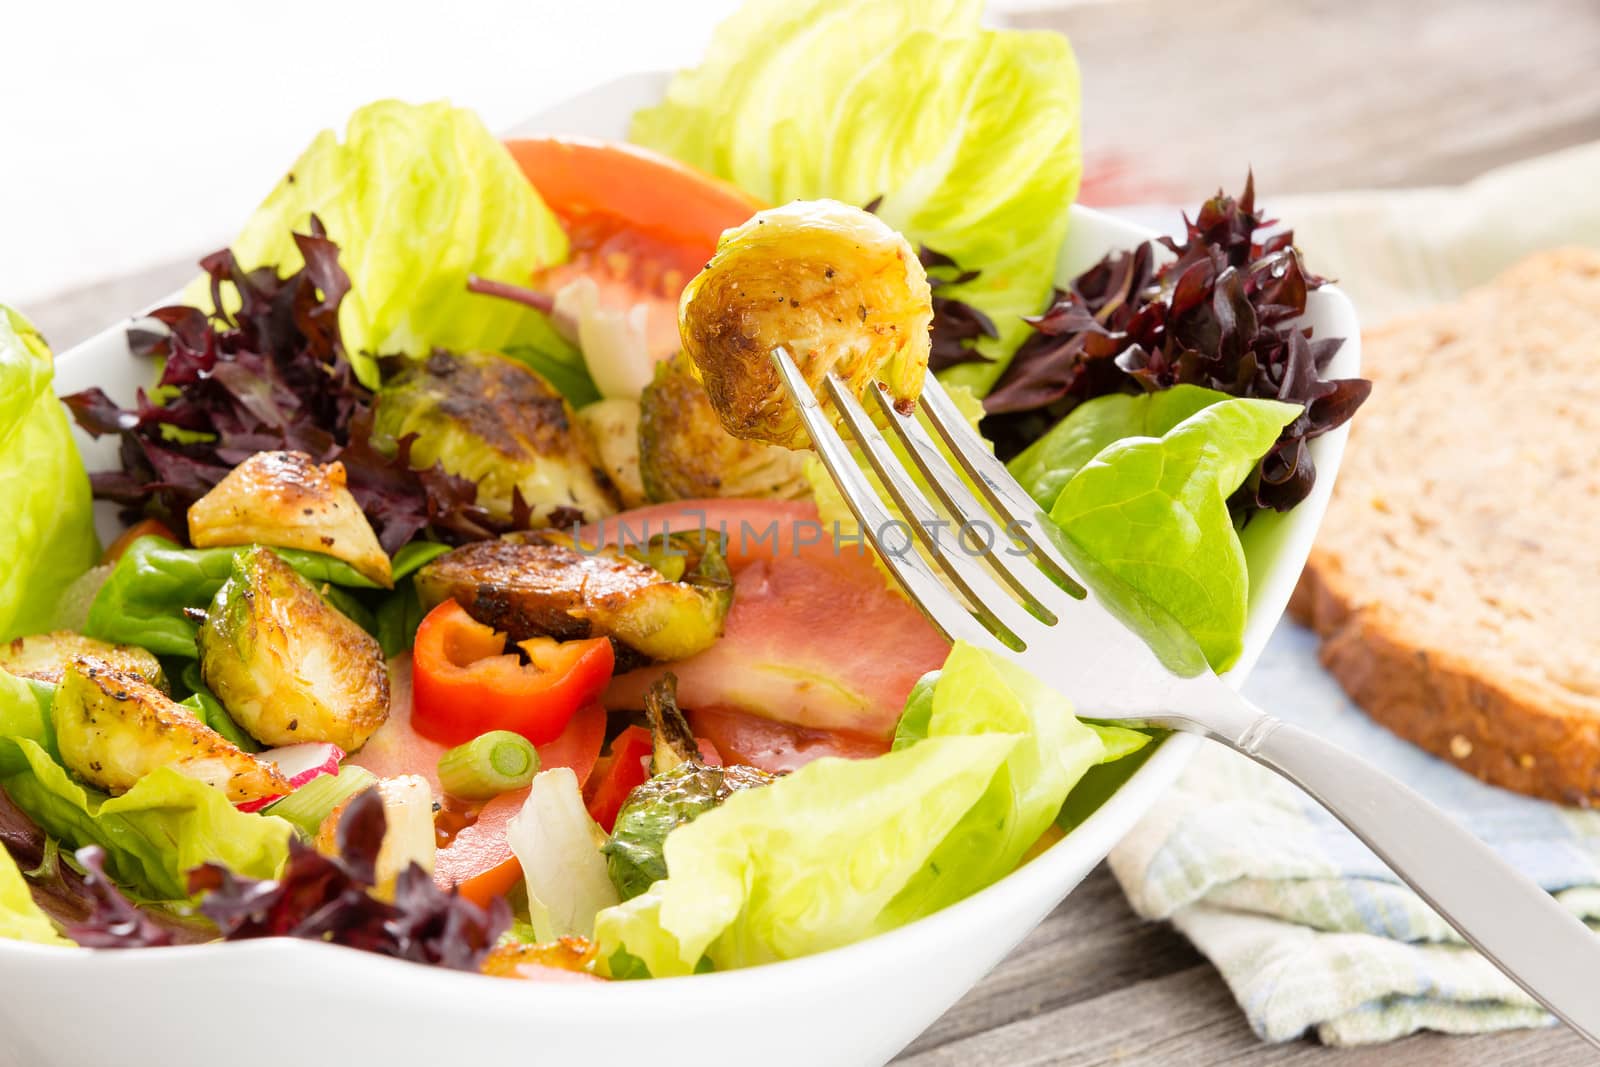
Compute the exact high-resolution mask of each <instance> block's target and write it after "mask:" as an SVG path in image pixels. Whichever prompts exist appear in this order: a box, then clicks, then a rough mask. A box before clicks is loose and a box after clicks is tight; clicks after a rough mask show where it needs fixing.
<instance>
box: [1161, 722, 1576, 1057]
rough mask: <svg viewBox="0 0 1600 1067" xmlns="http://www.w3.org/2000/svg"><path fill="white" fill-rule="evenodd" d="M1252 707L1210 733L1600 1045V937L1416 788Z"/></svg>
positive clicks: (1186, 724) (1521, 984)
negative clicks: (1353, 839)
mask: <svg viewBox="0 0 1600 1067" xmlns="http://www.w3.org/2000/svg"><path fill="white" fill-rule="evenodd" d="M1251 710H1253V711H1255V712H1256V714H1255V716H1254V718H1253V719H1243V718H1240V719H1235V720H1234V722H1235V724H1236V726H1235V728H1232V729H1229V730H1227V731H1225V732H1219V731H1217V730H1216V729H1214V728H1212V729H1208V730H1207V731H1206V732H1207V733H1209V734H1210V735H1211V736H1212V737H1213V738H1215V739H1216V740H1219V741H1222V742H1223V743H1224V744H1227V745H1229V746H1230V747H1232V748H1234V749H1237V750H1238V751H1240V752H1242V753H1244V754H1245V755H1247V756H1249V757H1250V758H1251V759H1253V760H1255V761H1256V762H1257V763H1260V764H1262V765H1263V766H1266V767H1269V768H1271V769H1272V770H1274V771H1277V772H1278V773H1279V774H1281V775H1283V776H1284V777H1285V778H1287V779H1289V780H1290V781H1291V782H1293V783H1295V784H1296V785H1298V786H1299V787H1300V788H1301V789H1303V790H1305V791H1306V792H1307V793H1309V794H1310V795H1311V797H1312V798H1313V799H1315V800H1316V801H1317V803H1319V804H1321V805H1322V806H1323V807H1324V808H1327V809H1328V811H1329V812H1330V813H1331V814H1333V815H1334V816H1336V817H1337V818H1338V819H1339V821H1340V822H1342V823H1344V824H1345V825H1346V826H1348V827H1349V828H1350V829H1351V831H1353V832H1354V833H1355V835H1356V836H1357V837H1359V838H1360V839H1361V840H1362V841H1364V842H1366V844H1367V846H1368V847H1369V848H1371V849H1372V851H1373V852H1375V853H1377V855H1378V857H1379V858H1380V859H1382V860H1383V862H1384V863H1386V864H1388V865H1389V868H1390V869H1391V870H1393V871H1394V873H1395V874H1397V875H1399V876H1400V877H1401V879H1403V880H1404V881H1405V883H1406V884H1407V885H1409V886H1410V887H1411V888H1412V889H1414V890H1416V892H1417V895H1418V896H1420V897H1422V899H1423V900H1425V901H1427V902H1428V903H1429V904H1431V905H1432V906H1433V908H1434V910H1435V911H1437V912H1438V913H1439V914H1440V915H1441V916H1443V917H1444V919H1445V921H1446V922H1448V923H1449V924H1450V925H1451V926H1453V927H1455V929H1456V931H1457V932H1458V933H1460V934H1461V936H1462V937H1463V938H1465V939H1466V940H1467V941H1468V942H1470V943H1471V944H1472V945H1473V946H1474V947H1475V948H1477V949H1478V951H1479V952H1481V953H1483V954H1484V956H1486V957H1487V958H1488V960H1489V962H1490V963H1493V964H1494V965H1495V966H1496V967H1498V968H1500V970H1501V971H1503V972H1505V974H1506V976H1507V977H1508V978H1510V979H1511V980H1512V981H1514V982H1516V983H1517V984H1518V985H1519V986H1521V987H1522V988H1523V989H1525V990H1527V992H1528V994H1529V995H1530V996H1531V997H1533V999H1534V1000H1537V1001H1538V1002H1539V1003H1540V1004H1543V1005H1544V1006H1545V1007H1546V1008H1547V1009H1549V1010H1550V1012H1551V1013H1552V1014H1553V1015H1555V1016H1556V1017H1558V1018H1559V1019H1561V1020H1562V1021H1563V1022H1565V1023H1566V1024H1567V1025H1568V1026H1570V1027H1572V1028H1573V1029H1574V1030H1576V1031H1577V1032H1578V1033H1580V1034H1582V1035H1583V1036H1584V1037H1585V1038H1587V1039H1588V1040H1589V1042H1590V1043H1591V1044H1593V1045H1595V1046H1596V1047H1600V937H1597V936H1596V935H1595V934H1594V933H1593V932H1592V931H1591V930H1590V929H1589V928H1588V927H1587V926H1585V925H1584V924H1583V922H1582V921H1581V920H1579V919H1578V918H1577V917H1576V916H1574V915H1573V914H1572V913H1571V912H1569V911H1567V910H1566V909H1565V908H1563V907H1562V906H1561V904H1560V903H1558V902H1557V901H1556V899H1555V898H1554V897H1552V896H1551V895H1550V894H1549V893H1547V892H1545V891H1544V890H1543V889H1542V888H1540V887H1539V886H1538V885H1537V884H1535V883H1534V882H1533V881H1532V880H1531V879H1529V878H1528V877H1527V876H1526V875H1524V874H1523V873H1522V872H1520V871H1518V870H1517V869H1516V868H1515V867H1513V866H1511V865H1510V864H1509V863H1507V862H1505V861H1504V860H1503V859H1501V858H1500V857H1499V856H1498V855H1496V854H1495V852H1494V851H1493V850H1492V849H1490V848H1489V846H1487V845H1485V844H1484V843H1483V842H1482V841H1479V840H1478V839H1477V838H1476V837H1474V836H1472V834H1470V833H1468V832H1467V831H1466V830H1465V829H1464V828H1463V827H1462V826H1461V824H1459V823H1457V822H1456V821H1455V820H1454V819H1452V818H1450V817H1449V816H1448V815H1446V814H1445V813H1444V812H1442V811H1440V810H1439V809H1438V808H1437V807H1435V806H1434V805H1433V804H1431V803H1430V802H1428V801H1427V800H1425V799H1423V797H1422V796H1421V795H1420V794H1418V793H1417V792H1416V791H1415V790H1413V789H1411V788H1410V787H1409V786H1406V785H1404V784H1402V783H1401V782H1399V781H1397V780H1396V779H1394V778H1391V777H1389V776H1388V775H1387V774H1384V773H1383V772H1382V771H1379V770H1376V769H1374V768H1373V767H1372V766H1370V765H1369V764H1367V763H1366V762H1365V761H1363V760H1362V759H1361V758H1360V757H1358V756H1354V755H1351V754H1350V753H1348V752H1346V751H1344V750H1343V749H1341V748H1339V747H1338V746H1336V745H1331V744H1329V743H1328V742H1326V741H1324V740H1322V739H1321V738H1320V737H1317V736H1316V735H1315V734H1312V733H1310V732H1308V731H1306V730H1302V729H1300V728H1299V727H1297V726H1292V725H1290V724H1288V723H1284V722H1280V721H1279V720H1277V719H1274V718H1272V717H1271V716H1268V715H1263V714H1260V712H1259V711H1258V710H1256V709H1251ZM1230 718H1232V716H1230ZM1183 725H1184V726H1187V727H1188V728H1189V729H1193V728H1194V724H1193V723H1184V724H1183ZM1239 727H1242V728H1239Z"/></svg>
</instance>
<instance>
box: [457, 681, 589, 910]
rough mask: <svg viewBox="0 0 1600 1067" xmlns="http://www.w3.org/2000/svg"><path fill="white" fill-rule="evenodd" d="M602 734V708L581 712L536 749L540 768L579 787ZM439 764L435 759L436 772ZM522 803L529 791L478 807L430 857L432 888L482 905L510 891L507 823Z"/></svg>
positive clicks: (512, 865) (513, 864) (513, 872)
mask: <svg viewBox="0 0 1600 1067" xmlns="http://www.w3.org/2000/svg"><path fill="white" fill-rule="evenodd" d="M605 735H606V712H605V709H604V708H602V707H600V705H598V704H591V705H589V706H588V707H586V708H582V709H580V710H579V711H578V713H577V714H576V715H574V716H573V717H572V721H571V722H569V723H567V728H566V729H565V730H563V731H562V732H561V736H560V737H558V738H556V739H555V740H554V741H552V742H550V743H549V744H546V745H540V746H539V767H540V769H542V770H550V769H551V768H554V767H569V768H571V769H572V773H573V774H575V775H577V778H578V784H579V786H580V787H581V786H582V785H583V783H585V782H586V781H588V779H589V775H590V773H591V772H592V771H593V770H594V765H595V762H596V761H597V760H598V759H599V758H600V746H601V745H602V744H603V743H604V741H605ZM441 751H442V746H441ZM438 763H439V761H438V758H437V757H435V758H434V760H433V766H434V768H435V769H437V767H438ZM436 791H437V787H436ZM527 799H528V790H526V789H519V790H517V791H516V792H514V793H502V794H501V795H500V796H497V797H495V798H494V799H493V800H491V801H489V802H488V803H486V804H485V805H484V806H483V807H482V808H481V809H479V810H478V813H477V818H476V819H474V820H473V821H472V822H471V823H470V824H468V825H467V826H465V827H463V828H462V829H461V830H459V831H458V832H457V833H456V835H455V836H454V838H453V839H452V840H451V841H450V843H449V844H448V845H446V846H445V847H443V848H441V849H439V851H438V853H437V854H436V855H435V857H434V867H433V880H434V882H435V884H437V885H439V886H440V887H441V888H445V889H448V888H450V887H451V886H455V887H456V888H457V889H459V890H460V891H461V895H462V896H464V897H466V898H467V899H468V900H471V901H473V902H474V903H477V904H480V905H483V906H485V907H487V906H488V903H489V901H491V900H493V899H494V898H495V897H502V896H505V895H506V894H507V893H509V892H510V891H511V890H512V889H513V888H515V887H516V884H517V881H518V879H520V878H521V877H522V865H521V864H519V863H518V862H517V857H516V856H515V855H513V854H512V852H511V845H510V844H509V843H507V841H506V824H507V823H508V822H510V821H511V819H512V818H513V817H514V816H515V815H516V814H517V812H519V811H521V810H522V805H523V803H524V802H525V801H526V800H527Z"/></svg>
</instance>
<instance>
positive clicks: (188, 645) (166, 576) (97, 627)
mask: <svg viewBox="0 0 1600 1067" xmlns="http://www.w3.org/2000/svg"><path fill="white" fill-rule="evenodd" d="M252 547H253V546H251V545H237V546H231V547H227V548H179V547H178V546H177V545H175V544H173V543H172V542H171V541H168V540H167V539H166V538H164V537H156V536H148V537H141V538H139V539H138V540H137V541H135V542H133V544H131V545H129V546H128V550H127V551H126V552H124V553H123V554H122V558H121V559H119V560H118V561H117V565H116V568H115V569H114V570H112V572H111V575H110V577H108V578H107V579H106V582H105V585H103V586H101V587H100V592H99V594H98V595H96V596H95V598H94V603H92V604H91V605H89V621H88V624H87V625H86V626H85V627H84V633H86V634H88V635H89V636H90V637H98V638H100V639H101V640H102V641H111V642H113V643H115V644H123V645H138V646H140V647H141V648H147V649H149V650H150V651H151V652H154V653H155V654H156V655H158V656H182V657H184V658H187V659H194V658H195V656H196V654H197V653H196V651H195V644H194V638H195V633H196V632H197V630H198V629H199V626H198V624H197V623H196V622H195V621H194V620H193V619H191V618H189V617H188V616H187V615H185V614H184V610H185V609H186V608H187V609H194V610H197V611H204V610H205V609H206V608H207V607H208V606H209V605H210V603H211V598H212V597H214V596H216V595H217V590H218V589H221V588H222V583H223V582H225V581H227V580H228V575H229V574H231V573H233V560H234V557H235V556H237V555H238V554H239V553H241V552H244V551H248V550H249V549H250V548H252ZM273 551H274V552H276V553H277V554H278V555H279V556H281V557H282V558H283V561H284V562H285V563H287V564H289V566H291V567H293V568H294V569H295V570H296V571H298V572H299V574H300V575H301V577H303V578H305V579H306V580H307V581H309V582H311V583H313V584H314V585H317V586H323V585H328V586H333V587H342V588H345V589H376V588H377V585H376V584H375V583H374V582H373V581H372V579H370V578H367V577H365V576H364V575H362V574H360V573H358V572H357V571H356V570H355V569H354V568H353V567H351V566H350V565H349V564H348V563H346V562H344V561H343V560H338V559H334V558H333V557H332V556H324V555H322V554H320V553H317V552H301V551H298V550H296V549H291V548H275V549H273ZM401 554H402V555H404V554H405V552H404V550H402V553H401ZM426 557H427V553H426V552H417V553H413V554H412V555H411V557H410V558H409V559H408V560H407V561H406V562H407V565H408V566H409V565H410V564H411V562H412V561H413V560H420V561H421V562H426V561H427V560H426ZM397 558H399V557H397ZM417 565H418V566H420V563H418V564H417ZM376 625H377V623H376V622H374V623H373V626H376Z"/></svg>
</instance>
